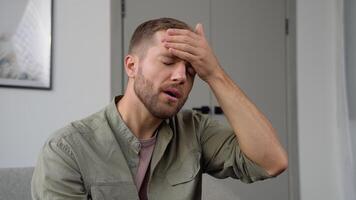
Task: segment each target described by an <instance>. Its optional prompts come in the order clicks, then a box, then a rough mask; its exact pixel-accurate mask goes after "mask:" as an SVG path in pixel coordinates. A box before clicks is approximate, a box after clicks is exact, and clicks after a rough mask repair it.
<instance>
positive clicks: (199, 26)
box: [195, 23, 205, 37]
mask: <svg viewBox="0 0 356 200" xmlns="http://www.w3.org/2000/svg"><path fill="white" fill-rule="evenodd" d="M195 33H197V34H198V35H200V36H203V37H205V33H204V28H203V24H201V23H198V24H197V25H196V26H195Z"/></svg>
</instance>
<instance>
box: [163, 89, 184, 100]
mask: <svg viewBox="0 0 356 200" xmlns="http://www.w3.org/2000/svg"><path fill="white" fill-rule="evenodd" d="M163 92H164V93H165V94H166V95H167V96H168V97H170V98H171V99H173V100H178V99H179V98H181V96H182V94H181V93H180V92H179V91H178V90H177V89H175V88H168V89H165V90H164V91H163Z"/></svg>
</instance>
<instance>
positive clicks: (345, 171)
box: [335, 0, 356, 200]
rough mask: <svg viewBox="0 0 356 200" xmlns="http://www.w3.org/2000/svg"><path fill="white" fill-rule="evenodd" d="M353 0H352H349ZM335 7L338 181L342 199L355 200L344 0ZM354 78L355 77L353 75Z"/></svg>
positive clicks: (355, 185) (355, 171) (338, 0)
mask: <svg viewBox="0 0 356 200" xmlns="http://www.w3.org/2000/svg"><path fill="white" fill-rule="evenodd" d="M345 1H348V0H345ZM351 1H354V0H351ZM336 3H337V5H336V9H337V12H336V13H337V19H336V20H337V21H336V23H335V24H336V27H335V28H336V29H337V35H336V37H337V40H336V45H337V46H336V49H337V52H336V53H337V59H336V61H337V63H336V66H337V67H336V73H335V74H336V76H337V77H336V81H337V85H336V89H337V99H336V100H337V110H336V111H337V113H336V114H337V119H338V121H337V133H338V137H337V138H338V140H339V141H337V142H338V145H337V146H338V150H339V154H338V155H340V159H339V162H340V163H339V164H340V165H341V167H340V169H341V172H340V175H341V176H340V177H339V178H340V180H339V181H340V183H341V185H340V186H341V191H343V194H342V195H343V199H345V200H355V199H356V193H355V188H356V181H355V177H356V174H355V173H356V169H355V154H354V152H353V147H352V136H351V131H350V118H349V108H348V95H347V84H346V61H345V59H346V55H345V53H346V51H345V44H346V43H347V41H346V40H345V32H344V31H345V20H344V19H345V18H344V16H345V13H344V11H345V9H344V0H337V1H336ZM355 78H356V77H355Z"/></svg>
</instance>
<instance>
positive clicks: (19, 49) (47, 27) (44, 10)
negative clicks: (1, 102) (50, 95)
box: [0, 0, 53, 90]
mask: <svg viewBox="0 0 356 200" xmlns="http://www.w3.org/2000/svg"><path fill="white" fill-rule="evenodd" d="M52 7H53V6H52V0H0V19H1V20H0V86H2V87H17V88H34V89H47V90H49V89H51V87H52V84H51V82H52V80H51V76H52V75H51V71H52V66H51V63H52V61H51V55H52V53H51V51H52V10H53V9H52Z"/></svg>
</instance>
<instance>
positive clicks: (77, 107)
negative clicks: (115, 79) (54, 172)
mask: <svg viewBox="0 0 356 200" xmlns="http://www.w3.org/2000/svg"><path fill="white" fill-rule="evenodd" d="M54 3H55V5H54V37H53V42H54V49H53V59H54V61H53V89H52V90H51V91H40V90H28V89H9V88H0V102H1V103H0V138H1V139H0V168H2V167H19V166H34V165H35V161H36V158H37V154H38V152H39V150H40V148H41V146H42V145H43V143H44V142H45V140H46V139H47V138H48V136H49V135H50V134H51V133H53V132H54V131H55V130H56V129H58V128H60V127H62V126H64V125H66V124H67V123H68V122H70V121H72V120H76V119H80V118H82V117H85V116H86V115H88V114H91V113H92V112H95V111H97V110H99V109H101V108H102V107H104V106H105V105H106V104H107V103H109V102H110V100H111V97H110V92H111V89H110V1H109V0H101V1H96V0H86V1H79V0H74V1H73V0H60V1H54Z"/></svg>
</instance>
